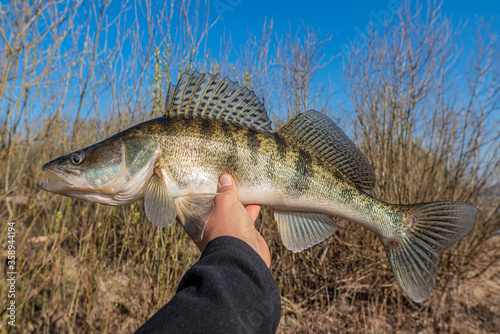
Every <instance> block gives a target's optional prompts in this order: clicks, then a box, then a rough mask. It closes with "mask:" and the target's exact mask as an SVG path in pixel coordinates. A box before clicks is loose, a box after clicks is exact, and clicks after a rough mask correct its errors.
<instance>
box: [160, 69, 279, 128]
mask: <svg viewBox="0 0 500 334" xmlns="http://www.w3.org/2000/svg"><path fill="white" fill-rule="evenodd" d="M165 108H166V110H165V116H167V117H174V116H178V115H182V116H186V117H203V118H211V119H217V120H220V121H225V122H229V123H233V124H239V125H243V126H246V127H248V128H252V129H255V130H261V131H266V132H270V131H271V121H270V120H269V117H268V116H267V111H266V109H265V108H264V104H262V102H260V101H259V98H258V97H257V96H256V95H255V94H254V93H253V92H252V91H250V90H248V89H246V88H244V87H240V86H239V85H238V84H237V83H236V82H232V81H231V80H229V79H228V78H222V77H221V76H220V75H210V74H208V73H204V74H200V73H198V72H196V71H195V72H193V73H191V74H188V73H183V74H182V76H181V78H180V79H179V82H178V83H177V86H174V85H173V84H172V83H170V85H169V87H168V93H167V100H166V103H165Z"/></svg>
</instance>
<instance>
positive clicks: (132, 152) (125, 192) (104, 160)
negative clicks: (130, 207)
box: [42, 136, 156, 205]
mask: <svg viewBox="0 0 500 334" xmlns="http://www.w3.org/2000/svg"><path fill="white" fill-rule="evenodd" d="M155 150H156V145H153V144H152V143H151V142H149V141H146V142H145V141H144V140H143V139H142V140H141V138H134V137H133V136H132V137H130V138H123V137H120V136H114V137H111V138H108V139H106V140H104V141H102V142H99V143H97V144H94V145H92V146H89V147H86V148H84V149H81V150H78V151H75V152H72V153H70V154H67V155H63V156H61V157H59V158H57V159H54V160H52V161H50V162H48V163H46V164H45V165H44V166H43V167H42V170H43V171H44V172H45V174H46V176H47V180H46V181H45V182H43V183H42V189H43V190H45V191H49V192H53V193H57V194H61V195H65V196H69V197H74V198H79V199H85V200H89V201H92V202H98V203H102V204H110V205H122V204H128V203H132V202H134V201H135V200H137V199H138V198H140V197H141V196H142V195H143V193H144V188H145V182H142V181H143V180H144V179H145V178H146V176H148V175H149V176H150V175H151V174H152V169H153V163H154V161H153V156H154V153H155Z"/></svg>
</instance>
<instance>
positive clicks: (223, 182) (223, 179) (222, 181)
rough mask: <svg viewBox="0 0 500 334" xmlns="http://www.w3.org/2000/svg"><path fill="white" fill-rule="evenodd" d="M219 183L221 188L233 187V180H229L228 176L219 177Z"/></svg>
mask: <svg viewBox="0 0 500 334" xmlns="http://www.w3.org/2000/svg"><path fill="white" fill-rule="evenodd" d="M219 183H220V186H221V187H230V186H232V185H233V180H231V177H230V176H229V175H227V174H224V175H222V176H221V177H220V179H219Z"/></svg>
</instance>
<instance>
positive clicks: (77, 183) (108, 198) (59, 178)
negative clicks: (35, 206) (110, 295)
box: [42, 164, 113, 204]
mask: <svg viewBox="0 0 500 334" xmlns="http://www.w3.org/2000/svg"><path fill="white" fill-rule="evenodd" d="M47 165H48V164H45V165H44V166H43V167H42V170H43V171H44V172H45V175H46V176H47V180H46V181H45V182H43V183H42V189H43V190H45V191H48V192H52V193H56V194H60V195H64V196H68V197H73V198H78V199H84V200H88V201H92V202H97V203H101V204H111V202H112V201H113V196H112V195H110V194H105V193H101V192H99V190H98V189H90V188H88V187H83V186H82V183H83V178H82V177H81V175H80V174H81V173H79V171H75V172H72V173H65V172H63V171H61V170H59V169H57V168H55V167H51V166H47Z"/></svg>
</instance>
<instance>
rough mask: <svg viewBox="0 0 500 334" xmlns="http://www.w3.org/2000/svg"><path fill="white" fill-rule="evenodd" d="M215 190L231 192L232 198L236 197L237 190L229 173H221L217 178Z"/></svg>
mask: <svg viewBox="0 0 500 334" xmlns="http://www.w3.org/2000/svg"><path fill="white" fill-rule="evenodd" d="M217 192H219V193H222V192H224V193H228V192H229V193H231V195H233V196H234V198H236V199H238V191H237V190H236V185H235V184H234V180H233V177H232V176H231V175H229V174H222V175H221V177H220V178H219V184H218V185H217Z"/></svg>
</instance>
